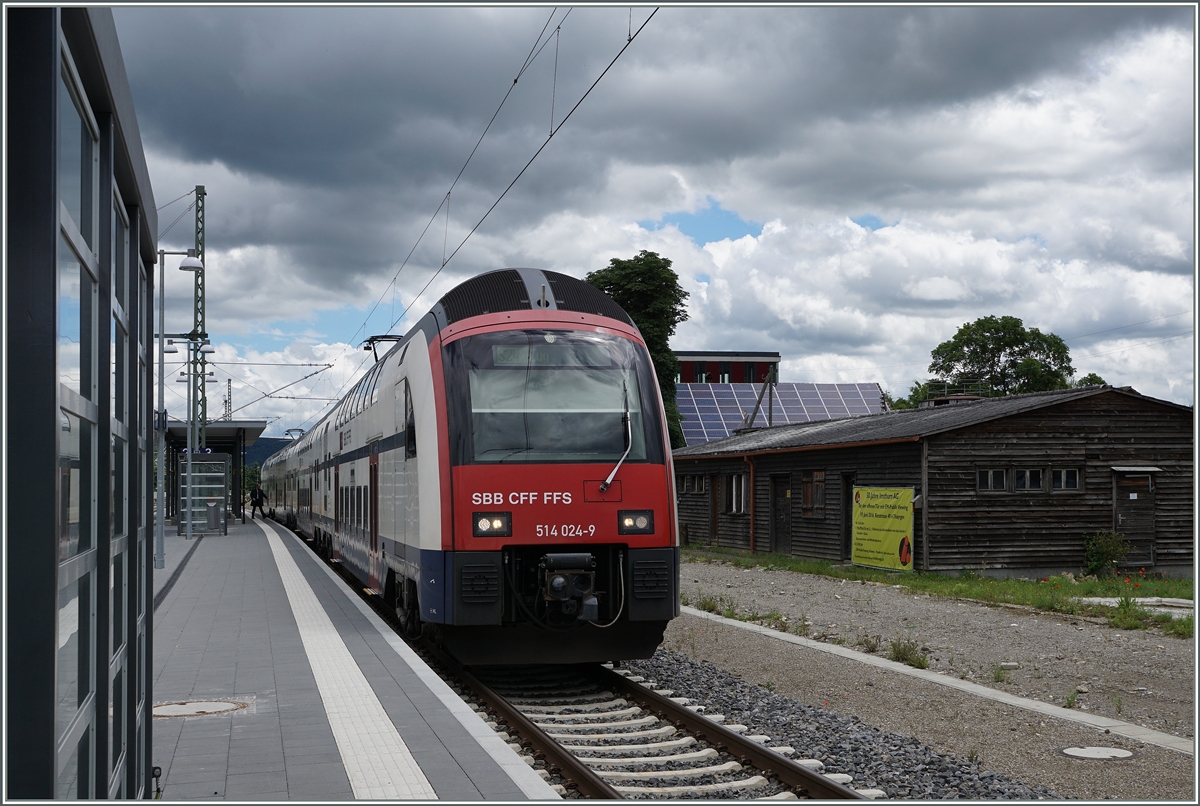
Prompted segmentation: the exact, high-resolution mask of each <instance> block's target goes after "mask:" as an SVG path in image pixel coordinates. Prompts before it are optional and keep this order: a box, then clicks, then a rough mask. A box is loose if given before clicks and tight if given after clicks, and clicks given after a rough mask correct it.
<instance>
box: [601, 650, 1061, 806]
mask: <svg viewBox="0 0 1200 806" xmlns="http://www.w3.org/2000/svg"><path fill="white" fill-rule="evenodd" d="M624 665H625V667H626V668H628V669H631V670H633V671H635V672H636V673H637V674H641V675H646V676H651V675H652V676H653V677H654V678H655V679H656V680H657V681H658V683H659V684H661V685H668V686H669V687H670V688H673V689H674V690H675V696H683V697H689V698H691V699H693V700H694V701H696V702H703V703H704V704H705V705H706V710H707V711H708V712H710V713H722V714H725V716H726V722H727V723H731V724H732V723H736V724H742V725H746V726H747V727H748V728H749V729H750V730H749V733H750V734H752V735H753V734H765V735H767V736H769V737H771V742H770V744H771V745H775V746H779V745H788V746H791V747H794V748H796V749H797V750H798V752H799V753H800V757H803V758H815V759H818V760H820V761H821V762H823V763H824V764H825V769H824V772H826V773H849V774H850V775H853V776H854V780H853V781H851V784H850V785H851V786H852V787H854V788H855V789H865V788H873V789H882V790H883V791H885V792H887V794H888V797H890V798H904V799H919V798H938V799H944V798H968V799H975V800H983V799H996V798H1017V799H1022V800H1032V799H1035V798H1036V799H1041V798H1053V797H1056V795H1055V794H1054V792H1052V791H1051V790H1049V789H1046V788H1044V787H1031V786H1028V785H1026V784H1024V783H1021V782H1019V781H1013V780H1011V779H1008V778H1006V777H1004V776H1002V775H997V774H996V773H994V772H989V771H986V770H983V769H981V768H980V765H979V762H978V761H964V760H961V759H956V758H954V757H952V756H948V755H945V754H942V753H938V752H937V751H936V750H934V749H932V748H930V747H928V746H926V745H923V744H921V743H920V742H916V741H914V740H912V739H911V738H909V737H906V736H901V735H899V734H896V733H891V732H889V731H884V730H879V729H877V728H873V727H871V726H869V725H866V724H864V723H863V722H861V721H859V720H858V719H857V718H855V717H852V716H843V715H841V714H837V713H834V712H833V711H830V710H827V709H824V708H814V707H812V706H809V705H805V704H803V703H801V702H798V701H797V700H795V699H793V698H791V697H785V696H783V695H782V694H776V693H774V692H771V691H767V690H766V689H764V688H762V687H761V686H756V685H753V684H751V683H747V682H746V681H745V680H744V679H742V678H740V677H738V676H737V675H734V674H730V673H729V672H726V671H724V670H722V669H718V668H717V667H715V666H713V664H711V663H709V662H707V661H696V660H692V659H691V658H688V657H687V656H686V655H683V654H681V653H679V652H674V651H672V650H669V649H663V648H661V647H660V648H659V650H658V651H657V652H656V653H655V654H654V657H653V658H651V659H649V660H643V661H627V662H626V663H625V664H624Z"/></svg>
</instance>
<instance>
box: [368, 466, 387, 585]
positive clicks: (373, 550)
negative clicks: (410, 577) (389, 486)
mask: <svg viewBox="0 0 1200 806" xmlns="http://www.w3.org/2000/svg"><path fill="white" fill-rule="evenodd" d="M366 515H367V518H366V520H367V534H368V543H367V546H368V556H367V567H368V568H369V569H370V572H369V579H368V581H369V583H370V586H371V587H372V588H373V589H375V590H377V591H381V590H383V586H382V585H380V584H379V454H377V453H373V454H371V459H370V464H369V465H368V471H367V512H366Z"/></svg>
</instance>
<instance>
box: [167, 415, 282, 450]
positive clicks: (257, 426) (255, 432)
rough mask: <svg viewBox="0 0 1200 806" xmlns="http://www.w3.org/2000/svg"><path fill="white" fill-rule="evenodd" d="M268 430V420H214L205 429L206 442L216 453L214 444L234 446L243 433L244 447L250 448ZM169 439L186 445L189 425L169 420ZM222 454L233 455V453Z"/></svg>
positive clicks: (174, 442) (173, 442) (180, 421)
mask: <svg viewBox="0 0 1200 806" xmlns="http://www.w3.org/2000/svg"><path fill="white" fill-rule="evenodd" d="M266 430H267V421H266V420H214V421H213V422H210V423H209V424H208V425H207V426H205V427H204V441H205V442H206V443H207V444H208V447H210V448H212V449H213V450H214V451H216V450H217V445H214V444H213V443H218V444H220V443H227V444H229V445H233V444H234V442H235V441H236V440H237V438H238V432H239V431H240V432H242V438H243V439H244V440H245V444H244V446H243V447H246V448H249V447H250V446H251V445H253V444H254V443H255V441H256V440H257V439H258V438H259V437H261V436H262V432H263V431H266ZM167 438H168V439H169V440H170V441H171V442H172V444H180V445H186V444H187V423H185V422H183V421H182V420H168V421H167ZM222 452H223V453H232V451H222Z"/></svg>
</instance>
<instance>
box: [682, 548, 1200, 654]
mask: <svg viewBox="0 0 1200 806" xmlns="http://www.w3.org/2000/svg"><path fill="white" fill-rule="evenodd" d="M683 555H684V557H685V558H686V559H690V560H692V561H695V562H712V561H722V562H728V563H730V564H732V565H735V566H739V567H742V568H754V567H758V566H762V567H764V568H765V569H766V570H770V571H792V572H795V573H802V574H815V575H818V576H825V577H831V578H833V579H845V580H848V581H854V582H879V583H884V584H888V585H899V586H903V587H905V588H908V589H909V590H911V591H913V592H916V593H926V594H929V595H931V596H942V597H946V598H957V599H971V600H974V601H977V602H984V603H985V604H1015V605H1025V606H1028V607H1032V608H1034V609H1036V610H1043V611H1046V612H1051V613H1062V614H1065V615H1084V616H1097V617H1106V618H1109V619H1110V623H1113V619H1117V618H1119V620H1120V623H1119V624H1118V623H1113V626H1120V627H1123V628H1124V629H1148V628H1150V627H1157V628H1159V629H1160V630H1162V631H1163V632H1164V633H1166V634H1168V635H1171V636H1174V637H1176V638H1191V637H1192V635H1193V618H1192V617H1191V616H1187V617H1184V618H1177V619H1174V620H1170V619H1169V618H1167V617H1163V618H1159V617H1156V616H1154V615H1151V614H1148V613H1147V614H1145V615H1144V616H1143V615H1141V614H1139V613H1137V612H1135V611H1132V610H1130V609H1129V608H1126V611H1125V613H1124V614H1123V615H1120V616H1119V617H1118V616H1117V614H1114V613H1113V612H1112V611H1113V610H1114V609H1119V608H1110V607H1103V606H1100V605H1088V604H1083V603H1081V602H1078V601H1075V597H1083V598H1091V597H1124V598H1127V599H1129V600H1131V601H1135V602H1136V600H1137V599H1140V598H1143V597H1147V596H1162V597H1167V598H1174V599H1193V598H1194V593H1193V583H1192V580H1191V579H1164V578H1161V577H1155V576H1153V575H1150V574H1146V573H1145V572H1144V571H1127V572H1126V573H1125V574H1124V575H1123V576H1118V577H1116V578H1114V579H1095V578H1090V577H1089V578H1076V577H1074V576H1071V575H1062V576H1056V577H1045V578H1042V579H996V578H993V577H988V576H983V575H981V574H977V573H974V572H970V571H968V572H966V573H964V574H961V575H957V576H956V575H950V574H938V573H926V572H914V573H898V572H891V571H884V570H881V569H877V568H861V567H857V566H845V567H843V566H837V567H835V566H833V565H832V564H830V563H829V562H826V561H822V560H803V559H800V558H797V557H788V556H785V555H782V554H746V553H743V552H740V551H734V550H732V549H725V548H716V547H705V548H695V547H690V548H684V549H683ZM698 606H699V607H700V609H702V610H703V609H705V608H704V607H703V606H702V605H698ZM710 612H717V611H710ZM1125 625H1129V626H1125Z"/></svg>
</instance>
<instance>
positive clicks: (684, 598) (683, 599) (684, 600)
mask: <svg viewBox="0 0 1200 806" xmlns="http://www.w3.org/2000/svg"><path fill="white" fill-rule="evenodd" d="M679 603H680V604H681V605H683V606H684V607H687V606H689V605H690V604H691V603H692V599H691V597H690V596H688V595H687V594H686V593H682V592H681V593H680V594H679Z"/></svg>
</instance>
